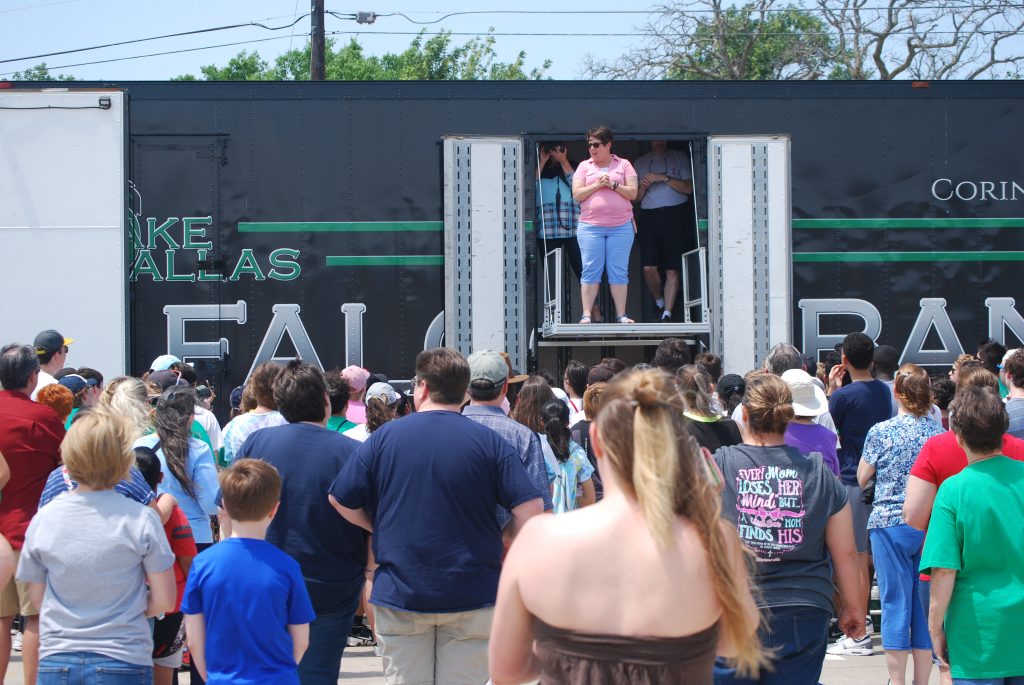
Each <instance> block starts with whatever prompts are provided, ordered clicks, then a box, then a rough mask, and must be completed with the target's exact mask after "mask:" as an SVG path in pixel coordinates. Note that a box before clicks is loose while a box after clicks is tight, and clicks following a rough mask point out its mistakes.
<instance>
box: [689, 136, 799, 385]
mask: <svg viewBox="0 0 1024 685" xmlns="http://www.w3.org/2000/svg"><path fill="white" fill-rule="evenodd" d="M789 143H790V141H789V137H788V136H711V137H710V138H709V140H708V157H709V160H708V247H709V254H710V264H709V268H710V281H711V307H710V309H711V320H712V326H711V349H712V351H714V352H715V353H716V354H719V355H721V356H722V358H723V359H724V360H725V362H726V364H728V366H729V368H730V369H753V368H757V367H759V366H760V365H761V364H762V363H763V362H764V358H765V356H766V355H767V354H768V350H770V349H771V347H772V345H774V344H775V343H779V342H791V338H792V332H791V331H792V330H793V328H792V315H793V312H792V299H791V295H792V290H793V285H792V282H793V277H792V268H793V259H792V242H791V237H790V226H791V224H792V221H791V215H792V207H791V203H790V165H789V159H790V156H789Z"/></svg>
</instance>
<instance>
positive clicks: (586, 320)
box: [580, 314, 593, 324]
mask: <svg viewBox="0 0 1024 685" xmlns="http://www.w3.org/2000/svg"><path fill="white" fill-rule="evenodd" d="M580 323H582V324H588V323H593V320H592V319H591V318H590V317H589V316H587V315H586V314H584V315H583V316H581V317H580Z"/></svg>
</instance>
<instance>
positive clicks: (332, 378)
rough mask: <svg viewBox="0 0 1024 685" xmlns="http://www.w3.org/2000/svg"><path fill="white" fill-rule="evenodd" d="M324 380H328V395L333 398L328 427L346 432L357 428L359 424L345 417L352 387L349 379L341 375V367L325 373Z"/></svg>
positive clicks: (337, 431) (339, 431)
mask: <svg viewBox="0 0 1024 685" xmlns="http://www.w3.org/2000/svg"><path fill="white" fill-rule="evenodd" d="M324 380H325V381H326V382H327V396H328V397H329V398H330V400H331V417H330V418H329V419H327V429H328V430H332V431H334V432H336V433H344V432H345V431H347V430H351V429H353V428H355V427H356V425H357V424H355V423H353V422H352V421H349V420H348V419H346V418H345V412H346V411H348V399H349V397H351V396H352V388H351V386H349V384H348V381H347V380H346V379H345V377H344V376H342V375H341V371H340V370H339V369H334V370H333V371H328V372H327V373H325V374H324Z"/></svg>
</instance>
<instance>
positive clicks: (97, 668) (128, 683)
mask: <svg viewBox="0 0 1024 685" xmlns="http://www.w3.org/2000/svg"><path fill="white" fill-rule="evenodd" d="M152 682H153V667H152V666H139V665H137V664H128V663H125V662H123V661H118V660H117V659H111V658H110V657H108V656H103V655H102V654H93V653H92V652H64V653H63V654H53V655H51V656H48V657H46V658H44V659H41V660H40V661H39V677H38V678H37V679H36V683H37V684H38V685H151V683H152Z"/></svg>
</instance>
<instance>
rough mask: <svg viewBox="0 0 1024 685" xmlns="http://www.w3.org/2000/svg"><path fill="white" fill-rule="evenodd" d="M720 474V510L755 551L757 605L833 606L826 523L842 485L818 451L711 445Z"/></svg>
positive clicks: (841, 496)
mask: <svg viewBox="0 0 1024 685" xmlns="http://www.w3.org/2000/svg"><path fill="white" fill-rule="evenodd" d="M715 461H716V462H717V463H718V467H719V468H720V469H721V470H722V475H723V476H724V477H725V488H724V489H723V491H722V515H723V516H725V517H726V518H727V519H728V520H730V521H733V522H734V523H735V524H736V532H737V533H739V536H740V540H742V541H743V544H745V545H746V546H747V547H748V548H749V549H750V550H751V551H752V552H753V553H754V554H755V556H756V557H757V582H758V584H759V586H760V589H761V597H760V599H759V603H760V605H761V606H762V607H776V606H795V605H800V606H813V607H818V608H821V609H825V610H826V611H832V571H831V567H830V563H829V556H828V549H827V548H826V547H825V526H826V525H828V520H829V518H830V517H831V516H833V515H834V514H836V513H838V512H839V511H840V510H842V508H843V507H844V506H845V505H846V489H845V488H844V487H843V486H842V484H841V483H840V482H839V480H838V479H837V478H836V477H835V476H834V475H832V472H831V471H829V470H828V467H827V466H825V463H824V461H822V460H821V459H819V458H811V457H808V456H804V455H803V454H800V450H798V449H796V448H795V447H790V446H788V445H780V446H777V447H756V446H754V445H732V446H729V447H722V448H721V449H719V450H718V451H717V452H715Z"/></svg>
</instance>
